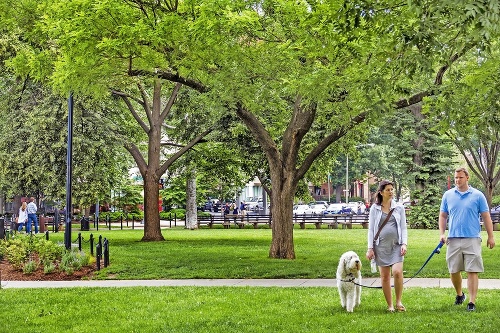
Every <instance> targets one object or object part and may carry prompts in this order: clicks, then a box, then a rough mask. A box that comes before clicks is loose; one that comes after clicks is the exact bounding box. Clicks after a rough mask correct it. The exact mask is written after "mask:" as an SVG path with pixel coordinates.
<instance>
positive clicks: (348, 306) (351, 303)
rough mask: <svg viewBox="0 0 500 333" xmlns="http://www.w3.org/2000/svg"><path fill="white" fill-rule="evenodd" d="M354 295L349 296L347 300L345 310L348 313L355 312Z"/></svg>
mask: <svg viewBox="0 0 500 333" xmlns="http://www.w3.org/2000/svg"><path fill="white" fill-rule="evenodd" d="M353 296H354V295H349V296H348V297H347V299H346V305H345V309H346V311H347V312H353V311H354V297H353Z"/></svg>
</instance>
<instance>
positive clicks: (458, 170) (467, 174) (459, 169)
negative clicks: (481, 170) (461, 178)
mask: <svg viewBox="0 0 500 333" xmlns="http://www.w3.org/2000/svg"><path fill="white" fill-rule="evenodd" d="M458 172H463V173H465V175H466V176H467V177H469V172H468V171H467V169H466V168H458V169H455V173H458Z"/></svg>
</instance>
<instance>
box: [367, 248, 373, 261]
mask: <svg viewBox="0 0 500 333" xmlns="http://www.w3.org/2000/svg"><path fill="white" fill-rule="evenodd" d="M373 258H375V252H373V249H368V251H366V259H368V260H372V259H373Z"/></svg>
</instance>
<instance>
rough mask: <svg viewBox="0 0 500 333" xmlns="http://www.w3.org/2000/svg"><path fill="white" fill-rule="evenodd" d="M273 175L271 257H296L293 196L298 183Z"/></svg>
mask: <svg viewBox="0 0 500 333" xmlns="http://www.w3.org/2000/svg"><path fill="white" fill-rule="evenodd" d="M274 178H276V177H273V176H271V182H272V184H273V188H272V190H271V202H273V203H274V204H273V205H272V206H271V214H272V221H273V222H272V233H273V236H272V242H271V249H270V250H269V257H271V258H278V259H295V249H294V245H293V197H294V195H295V190H296V187H297V186H296V184H295V185H294V184H292V182H283V181H281V180H280V179H274Z"/></svg>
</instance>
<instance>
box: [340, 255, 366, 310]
mask: <svg viewBox="0 0 500 333" xmlns="http://www.w3.org/2000/svg"><path fill="white" fill-rule="evenodd" d="M353 282H355V283H356V284H354V283H353ZM337 287H338V289H339V295H340V304H341V305H342V307H343V308H345V309H346V310H347V312H353V310H354V307H355V306H358V305H359V303H360V302H361V260H359V256H358V255H357V254H356V252H354V251H348V252H346V253H344V254H343V255H342V256H341V257H340V260H339V265H338V267H337Z"/></svg>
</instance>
